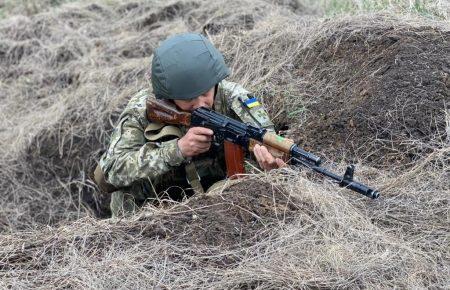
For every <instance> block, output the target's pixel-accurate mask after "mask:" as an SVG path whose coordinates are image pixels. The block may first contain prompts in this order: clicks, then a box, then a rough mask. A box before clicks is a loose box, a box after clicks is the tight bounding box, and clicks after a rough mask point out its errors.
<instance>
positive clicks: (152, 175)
mask: <svg viewBox="0 0 450 290" xmlns="http://www.w3.org/2000/svg"><path fill="white" fill-rule="evenodd" d="M248 94H249V92H248V91H247V90H245V89H244V88H243V87H242V86H240V85H238V84H236V83H232V82H228V81H222V82H220V83H219V85H218V87H217V93H216V97H215V100H214V110H215V111H217V112H219V113H221V114H224V115H227V116H229V117H232V118H235V119H239V120H241V121H243V122H245V123H250V124H253V125H256V126H260V127H265V128H267V129H271V130H273V124H272V122H271V121H270V119H269V116H268V114H267V112H266V110H265V109H264V107H263V106H261V105H260V106H258V107H256V108H251V109H250V108H247V107H246V106H245V104H244V103H243V101H245V100H247V99H248ZM152 97H154V96H153V95H152V94H151V92H150V91H149V90H142V91H140V92H139V93H137V94H136V95H135V96H133V97H132V98H131V100H130V101H129V103H128V105H127V106H126V108H125V110H124V111H123V112H122V114H121V115H120V117H119V122H118V124H117V126H116V128H115V130H114V132H113V134H112V135H111V139H110V144H109V147H108V148H107V151H106V152H105V153H104V154H103V156H102V157H101V159H100V162H99V164H100V167H101V168H102V171H103V173H104V175H105V178H106V180H107V181H108V183H110V184H112V185H113V186H115V187H117V188H120V190H118V191H117V192H114V193H113V194H112V196H111V197H112V198H111V212H112V214H113V216H118V215H121V214H123V213H124V212H130V211H134V210H135V209H136V206H134V204H142V203H143V202H144V201H145V200H150V201H151V200H157V199H159V198H161V196H163V195H166V194H167V195H169V196H171V197H172V195H174V194H175V195H176V198H180V197H181V198H183V197H184V196H189V195H190V194H192V191H189V189H188V188H189V184H188V183H187V181H186V173H185V170H184V164H186V162H187V160H186V159H185V158H184V157H183V156H182V154H181V152H180V150H179V149H178V146H177V141H178V138H175V139H172V140H162V141H158V140H157V141H149V140H148V139H146V138H145V128H146V127H147V126H148V125H149V121H148V120H147V117H146V101H147V99H148V98H152ZM180 129H181V130H182V132H183V133H185V132H186V130H187V128H183V127H181V128H180ZM211 147H212V148H211V149H210V150H209V152H207V153H203V154H201V155H199V156H196V157H195V158H193V160H192V162H195V166H196V168H197V171H198V174H199V176H200V178H201V182H202V184H203V185H204V187H205V189H206V188H209V187H210V186H211V185H212V184H214V183H215V182H217V181H219V180H222V179H224V178H225V176H226V174H225V158H224V156H223V144H222V145H221V146H219V147H215V146H211ZM174 192H176V193H174Z"/></svg>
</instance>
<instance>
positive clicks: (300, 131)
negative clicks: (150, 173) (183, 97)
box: [0, 0, 450, 289]
mask: <svg viewBox="0 0 450 290" xmlns="http://www.w3.org/2000/svg"><path fill="white" fill-rule="evenodd" d="M66 2H67V3H66ZM89 2H90V1H89ZM408 3H409V4H408ZM388 11H390V12H388ZM392 11H395V13H392ZM449 11H450V10H448V4H447V3H446V2H443V1H442V2H439V1H381V0H373V1H356V0H354V1H350V0H348V1H347V0H345V1H344V0H343V1H294V0H292V1H286V0H281V1H269V0H267V1H263V0H258V1H234V0H231V1H204V0H192V1H169V2H166V1H134V2H129V1H119V0H111V1H99V2H96V4H93V3H88V2H86V1H23V2H19V3H13V2H12V1H6V2H4V3H0V17H3V19H2V20H0V64H1V65H0V100H1V104H0V111H1V114H0V122H1V125H0V148H1V149H0V190H1V193H2V199H1V200H0V208H1V210H0V277H1V279H0V287H1V288H10V287H13V288H30V287H35V288H45V289H47V288H67V287H69V288H95V289H98V288H105V289H110V288H119V287H121V288H151V287H154V286H160V287H162V288H164V287H166V288H170V289H172V288H174V289H177V288H213V289H216V288H219V289H220V288H225V289H230V288H232V289H249V288H251V289H271V288H273V289H278V288H338V287H342V288H393V287H397V288H424V287H430V288H448V287H450V279H449V277H450V247H449V244H450V213H449V204H450V181H449V180H450V162H449V161H450V137H449V132H450V117H449V116H450V113H449V112H450V111H449V109H448V105H449V103H450V26H449V23H448V20H447V18H446V17H447V15H448V13H449ZM329 15H333V17H332V18H327V16H329ZM185 31H199V32H204V33H205V34H207V35H209V37H210V38H211V40H212V41H213V42H214V43H215V45H216V46H217V47H219V49H220V50H221V51H223V52H224V54H225V58H226V61H227V63H228V64H229V65H230V67H231V68H232V71H233V75H232V77H231V80H233V81H237V82H240V83H242V84H244V85H245V86H246V87H248V88H250V89H252V90H253V91H255V92H256V93H257V94H259V95H260V96H262V98H263V99H264V102H265V103H266V104H267V106H268V108H269V111H270V114H271V116H272V117H273V119H274V121H275V122H276V123H277V126H278V128H279V129H283V130H285V131H286V134H288V135H289V136H290V137H292V138H294V139H296V140H297V141H298V142H299V143H300V144H302V145H304V146H305V147H307V148H308V149H310V150H312V151H319V152H321V153H322V154H323V155H325V156H327V157H329V158H330V159H334V160H343V162H342V164H329V166H330V167H332V168H333V169H334V170H337V171H340V172H342V170H343V164H344V163H345V162H347V161H349V160H351V161H357V162H358V171H357V174H358V178H359V179H360V180H362V181H364V182H367V183H370V184H371V185H376V186H377V187H378V188H380V189H381V191H382V197H381V198H380V199H378V200H375V201H372V200H368V199H366V198H364V197H361V196H357V195H356V194H354V193H352V192H348V191H346V190H342V189H339V188H337V187H336V186H335V185H333V184H329V183H328V182H326V181H324V180H321V179H319V178H317V177H316V176H312V175H310V174H307V173H306V172H303V171H298V170H297V169H285V170H280V171H276V172H271V173H270V174H267V175H266V174H259V175H250V176H249V177H248V179H246V180H244V181H242V182H240V183H238V184H235V185H233V186H231V187H229V188H227V189H225V190H223V191H218V192H215V193H214V194H211V195H208V196H197V197H193V198H191V199H189V200H187V201H185V202H183V203H180V204H176V203H174V204H171V203H168V204H167V205H166V206H164V207H158V208H156V207H153V206H151V205H149V206H148V207H146V208H144V209H143V210H142V211H141V212H140V213H139V214H137V215H135V216H133V217H130V218H127V219H123V220H120V221H113V220H109V219H98V218H95V217H94V216H95V214H96V213H95V212H92V211H91V210H90V209H88V208H87V207H85V206H84V205H83V203H82V202H81V201H82V200H84V201H85V202H88V203H90V204H91V205H92V206H93V208H95V202H96V198H97V196H96V193H95V189H94V187H93V186H92V184H91V183H90V181H89V180H88V178H87V175H88V173H89V170H90V168H92V166H93V165H94V164H95V161H96V160H97V159H98V157H99V156H100V154H101V152H102V150H103V149H104V148H105V145H106V143H107V141H108V136H109V134H110V133H111V130H112V128H113V125H114V122H115V120H116V119H117V117H118V114H120V111H121V108H123V107H124V105H125V104H126V102H127V99H128V98H129V96H130V94H132V93H133V92H135V91H136V90H138V89H139V88H142V87H144V86H148V85H149V83H148V70H149V67H150V63H151V54H152V51H153V49H154V48H155V47H156V46H157V45H158V43H159V41H161V40H162V39H164V38H166V37H167V36H169V35H172V34H174V33H179V32H185ZM93 197H94V198H93Z"/></svg>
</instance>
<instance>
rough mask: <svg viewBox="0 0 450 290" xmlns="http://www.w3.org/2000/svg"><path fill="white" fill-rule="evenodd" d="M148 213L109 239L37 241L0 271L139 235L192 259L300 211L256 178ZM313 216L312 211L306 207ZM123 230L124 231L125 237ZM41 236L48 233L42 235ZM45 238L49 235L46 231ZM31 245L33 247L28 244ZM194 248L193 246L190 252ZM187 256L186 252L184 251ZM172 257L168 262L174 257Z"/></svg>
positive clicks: (259, 233)
mask: <svg viewBox="0 0 450 290" xmlns="http://www.w3.org/2000/svg"><path fill="white" fill-rule="evenodd" d="M160 209H162V210H158V211H157V212H155V213H154V214H151V215H148V214H147V215H143V216H142V217H140V218H139V219H138V220H137V221H135V222H131V221H130V220H124V221H119V222H118V223H117V224H116V225H114V227H116V230H115V231H114V232H115V233H114V234H113V236H111V235H107V236H105V235H104V233H102V232H98V233H92V235H90V236H89V237H85V238H80V237H77V236H70V235H69V236H67V237H66V238H64V239H61V238H62V237H60V234H53V235H51V236H50V237H48V236H47V237H45V238H44V237H36V239H34V241H29V242H28V244H26V245H23V247H21V248H20V249H17V251H13V250H11V249H10V250H11V252H10V253H9V255H8V257H7V258H5V259H3V260H2V262H0V269H2V270H8V269H9V270H11V269H16V270H17V269H21V267H22V266H23V264H24V263H25V264H27V267H32V268H33V269H42V268H43V267H47V266H48V265H49V263H50V262H51V259H52V255H50V252H51V251H55V249H56V248H61V247H65V246H67V245H66V244H72V245H73V246H75V248H80V249H82V248H88V249H89V253H86V254H88V255H100V256H101V255H103V254H101V253H102V252H103V251H108V247H106V246H105V245H107V244H111V243H113V242H114V241H115V240H117V241H120V242H121V243H124V242H129V239H130V238H132V237H142V238H144V239H145V240H147V241H148V242H151V241H152V240H161V239H162V240H165V241H167V242H171V243H174V244H177V245H178V246H179V247H180V251H181V252H182V249H190V250H191V251H198V253H191V254H193V255H203V254H204V253H205V251H210V253H213V252H214V251H223V250H227V249H228V250H233V249H241V248H242V247H249V246H252V245H254V244H256V243H257V242H258V241H261V240H264V239H267V238H268V235H269V231H270V230H271V229H272V228H273V227H274V226H276V225H277V226H280V225H282V224H287V223H289V222H290V221H292V219H293V218H294V217H295V212H297V211H298V210H299V209H300V203H299V202H298V200H294V198H292V197H291V196H290V195H288V194H286V193H285V192H283V191H282V190H279V189H277V188H275V187H273V186H272V185H271V184H270V183H266V182H261V181H260V180H246V181H243V182H240V183H237V184H235V185H232V186H230V187H228V188H227V189H226V190H224V191H223V193H221V194H220V195H200V196H195V197H192V198H190V199H189V200H188V202H186V203H182V204H179V205H175V206H174V205H173V204H172V205H169V206H167V209H166V210H164V209H163V208H161V207H160ZM304 210H305V211H307V212H310V213H311V214H312V215H313V214H315V213H314V209H313V207H311V205H309V207H308V208H307V207H305V209H304ZM121 228H123V229H125V230H126V232H127V233H126V235H125V236H123V234H122V233H121V230H120V229H121ZM42 234H43V235H45V234H46V233H44V232H43V233H42ZM47 234H48V233H47ZM30 242H31V243H30ZM43 245H52V246H50V247H48V251H49V252H47V250H45V254H46V255H44V256H48V258H43V259H40V260H39V261H36V263H33V262H31V260H32V257H33V256H34V255H35V251H36V250H37V249H39V248H41V247H42V246H43ZM192 245H195V247H194V248H192ZM184 254H185V253H184ZM177 257H178V254H174V256H173V257H171V258H172V259H175V260H176V259H178V258H177ZM204 262H205V263H206V262H208V263H210V264H214V265H216V266H221V265H222V266H224V265H228V264H230V263H234V262H237V261H236V260H234V259H233V258H232V257H231V256H227V257H225V258H222V257H218V258H217V259H215V258H211V257H210V258H205V260H204Z"/></svg>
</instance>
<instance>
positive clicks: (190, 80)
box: [152, 33, 230, 100]
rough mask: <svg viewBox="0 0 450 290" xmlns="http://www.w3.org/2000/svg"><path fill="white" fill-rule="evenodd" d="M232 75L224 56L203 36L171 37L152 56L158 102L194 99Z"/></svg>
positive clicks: (153, 79) (181, 35)
mask: <svg viewBox="0 0 450 290" xmlns="http://www.w3.org/2000/svg"><path fill="white" fill-rule="evenodd" d="M229 75H230V69H229V68H228V67H227V66H226V65H225V61H224V60H223V56H222V54H221V53H220V52H219V51H218V50H217V49H216V48H215V47H214V46H213V45H212V43H211V42H210V41H209V40H208V39H206V38H205V37H204V36H203V35H201V34H196V33H186V34H180V35H176V36H173V37H170V38H168V39H166V40H165V41H163V42H162V43H161V45H160V46H159V47H158V48H157V49H156V50H155V52H154V54H153V63H152V86H153V93H154V94H155V96H156V98H157V99H175V100H190V99H194V98H196V97H197V96H199V95H201V94H203V93H205V92H207V91H208V90H209V89H211V88H212V87H214V86H215V85H216V84H217V83H219V82H221V81H222V80H223V79H225V78H226V77H227V76H229Z"/></svg>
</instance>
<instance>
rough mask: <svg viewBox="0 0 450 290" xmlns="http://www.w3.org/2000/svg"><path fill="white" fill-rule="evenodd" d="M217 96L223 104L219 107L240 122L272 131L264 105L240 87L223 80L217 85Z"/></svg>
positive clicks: (272, 127)
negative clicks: (222, 107)
mask: <svg viewBox="0 0 450 290" xmlns="http://www.w3.org/2000/svg"><path fill="white" fill-rule="evenodd" d="M219 94H220V99H222V100H223V101H222V102H223V103H224V104H222V103H221V104H220V105H221V106H224V105H225V106H226V107H227V108H230V109H231V113H233V114H235V115H236V116H237V117H238V118H239V119H240V120H241V121H242V122H245V123H250V124H252V125H255V126H258V127H262V128H266V129H268V130H274V124H273V123H272V121H271V120H270V117H269V114H268V113H267V110H266V108H265V107H264V105H263V104H262V103H260V102H259V100H258V99H257V98H256V97H254V96H252V95H251V93H250V92H249V91H248V90H246V89H245V88H244V87H242V86H241V85H239V84H237V83H233V82H229V81H225V80H224V81H222V82H221V83H220V84H219Z"/></svg>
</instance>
